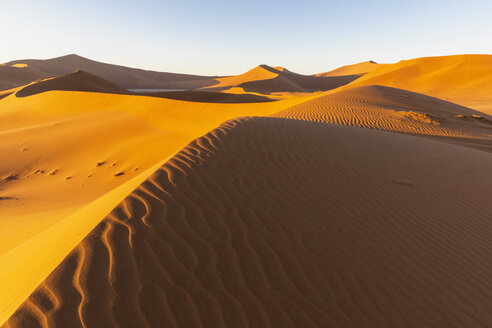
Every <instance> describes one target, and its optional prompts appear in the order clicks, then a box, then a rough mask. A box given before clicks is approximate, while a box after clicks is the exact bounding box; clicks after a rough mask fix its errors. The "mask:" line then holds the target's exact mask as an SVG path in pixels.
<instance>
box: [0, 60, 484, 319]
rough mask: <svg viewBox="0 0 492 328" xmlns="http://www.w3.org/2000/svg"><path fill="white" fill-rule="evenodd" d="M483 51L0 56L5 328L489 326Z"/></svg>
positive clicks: (0, 253)
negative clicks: (351, 60) (304, 69)
mask: <svg viewBox="0 0 492 328" xmlns="http://www.w3.org/2000/svg"><path fill="white" fill-rule="evenodd" d="M490 58H492V56H486V55H483V56H482V55H473V56H468V55H466V56H448V57H431V58H418V59H414V60H410V61H402V62H399V63H397V64H376V63H374V62H364V63H359V64H355V65H349V66H344V67H341V68H339V69H336V70H333V71H330V72H326V73H321V74H316V75H311V76H307V75H301V74H297V73H293V72H290V71H289V70H287V69H285V68H282V67H271V66H267V65H260V66H258V67H257V68H255V69H253V70H251V71H248V72H247V73H245V74H241V75H238V76H231V77H200V76H193V75H184V74H174V73H160V72H150V71H144V70H138V69H132V68H127V67H122V66H116V65H110V64H105V63H99V62H95V61H91V60H88V59H86V58H83V57H79V56H76V55H69V56H64V57H59V58H55V59H51V60H40V61H38V60H22V61H14V62H10V63H7V64H2V65H0V89H5V91H1V92H0V137H1V138H0V139H1V140H2V142H0V153H1V154H8V158H7V160H3V161H0V267H1V268H2V270H0V281H1V283H0V326H2V327H162V326H166V327H167V326H169V327H488V326H490V325H492V315H490V311H489V309H490V306H491V304H490V299H491V297H490V296H492V295H491V294H492V288H491V287H490V286H491V284H490V279H489V278H488V274H487V273H488V272H489V271H490V265H489V262H490V261H488V257H489V256H488V254H490V249H491V245H490V240H492V238H491V237H492V235H491V232H492V225H491V224H490V223H491V222H490V220H491V217H492V206H491V203H490V199H492V197H491V196H492V188H491V185H492V178H491V176H490V167H492V166H491V164H492V117H491V116H489V115H487V114H484V113H482V112H479V111H477V110H476V109H481V110H485V111H486V110H487V108H488V107H487V106H488V101H489V100H488V98H487V97H488V94H487V92H488V89H487V88H488V87H487V86H486V84H487V81H488V79H489V78H490V76H492V75H491V74H490V72H491V71H490V67H492V64H491V63H490ZM80 69H83V71H81V70H80ZM75 70H77V71H75ZM74 71H75V72H74ZM67 74H68V75H67ZM120 86H123V87H124V88H123V87H120ZM135 86H136V87H135ZM128 87H135V88H139V87H142V88H147V87H150V88H152V87H157V88H166V87H169V88H171V89H181V88H182V87H183V88H185V89H190V90H187V91H172V92H154V93H144V94H136V93H134V92H131V91H128V90H126V89H125V88H128ZM320 91H324V92H320ZM436 96H437V97H439V98H436ZM440 98H442V99H440ZM443 99H445V100H443ZM458 103H459V105H458ZM465 106H469V107H465ZM472 108H473V109H472ZM241 116H245V117H241ZM237 117H240V118H237ZM224 121H226V122H225V123H222V122H224ZM221 123H222V125H220V126H219V127H218V128H215V127H217V126H218V125H219V124H221ZM214 128H215V129H214ZM211 129H213V130H211ZM200 136H201V137H200ZM195 138H198V139H195ZM187 144H188V145H187ZM186 145H187V146H186ZM183 147H184V148H183ZM180 149H181V150H180ZM41 190H42V192H40V191H41Z"/></svg>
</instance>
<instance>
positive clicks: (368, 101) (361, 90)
mask: <svg viewBox="0 0 492 328" xmlns="http://www.w3.org/2000/svg"><path fill="white" fill-rule="evenodd" d="M274 116H276V117H284V118H295V119H302V120H310V121H317V122H325V123H334V124H343V125H350V126H358V127H365V128H371V129H377V130H387V131H394V132H403V133H412V134H420V135H425V136H436V137H444V138H445V139H444V140H446V141H449V142H455V143H460V144H464V145H468V146H471V147H476V148H480V149H485V150H488V151H492V135H491V131H492V117H490V116H487V115H484V114H483V113H480V112H477V111H475V110H472V109H469V108H467V107H463V106H460V105H456V104H453V103H450V102H447V101H444V100H440V99H437V98H433V97H429V96H425V95H422V94H418V93H414V92H410V91H406V90H401V89H395V88H389V87H383V86H362V87H354V88H351V89H348V90H343V91H339V92H335V93H332V94H328V95H323V96H320V97H316V98H314V99H311V100H309V101H306V102H303V103H300V104H298V105H295V106H293V107H292V108H288V109H286V110H284V111H281V112H279V113H276V114H275V115H274Z"/></svg>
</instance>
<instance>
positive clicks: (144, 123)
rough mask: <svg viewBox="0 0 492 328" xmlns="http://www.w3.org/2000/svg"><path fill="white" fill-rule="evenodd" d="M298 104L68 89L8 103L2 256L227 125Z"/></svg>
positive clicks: (3, 120) (2, 122) (1, 170)
mask: <svg viewBox="0 0 492 328" xmlns="http://www.w3.org/2000/svg"><path fill="white" fill-rule="evenodd" d="M300 101H301V100H299V99H291V100H286V101H277V102H263V103H245V104H234V107H231V105H229V104H220V103H217V104H212V103H200V102H184V101H177V100H171V99H161V98H155V97H142V96H132V95H116V94H103V93H89V92H68V91H50V92H44V93H40V94H36V95H32V96H28V97H22V98H18V97H16V96H15V95H10V96H8V97H6V98H4V99H2V100H1V102H0V136H1V137H2V140H3V141H2V143H0V153H2V154H9V160H8V161H0V197H2V200H1V201H0V210H1V211H2V218H1V219H0V227H2V229H0V254H2V253H4V252H6V251H7V250H10V249H12V248H14V247H15V246H16V245H18V244H19V243H21V242H22V241H24V240H26V239H28V238H29V237H30V236H32V235H33V234H35V233H37V232H39V231H40V230H42V229H44V228H46V227H47V226H49V225H51V224H52V223H53V222H57V220H58V219H59V218H60V217H64V216H65V215H67V214H69V213H71V212H73V211H74V210H76V209H78V208H80V206H83V205H84V204H87V203H89V202H90V201H92V200H94V199H96V198H97V197H99V196H101V195H103V194H104V193H106V192H108V191H110V190H111V189H113V188H115V187H116V186H118V185H119V184H121V183H123V182H125V181H127V180H128V179H130V178H132V177H134V176H136V175H137V174H139V173H140V172H141V171H143V170H145V169H147V168H148V167H150V166H152V165H154V164H155V163H157V162H159V161H161V160H162V159H163V158H165V157H167V156H169V155H171V154H173V153H174V152H176V151H178V150H179V149H180V148H182V147H183V146H185V145H186V144H187V143H188V142H190V141H191V140H193V139H194V138H196V137H198V136H200V135H203V134H205V133H206V132H207V131H209V130H210V129H211V128H213V127H215V126H217V125H218V124H220V123H221V122H223V121H224V120H227V119H231V118H234V117H236V116H238V115H268V114H271V113H274V112H276V111H279V110H281V109H283V108H287V107H290V106H292V105H293V104H295V103H298V102H300ZM39 190H43V193H39ZM13 222H15V224H13ZM14 226H15V227H16V228H15V229H13V227H14ZM7 227H10V228H12V229H11V231H10V230H9V229H7Z"/></svg>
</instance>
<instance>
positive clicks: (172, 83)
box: [0, 55, 216, 89]
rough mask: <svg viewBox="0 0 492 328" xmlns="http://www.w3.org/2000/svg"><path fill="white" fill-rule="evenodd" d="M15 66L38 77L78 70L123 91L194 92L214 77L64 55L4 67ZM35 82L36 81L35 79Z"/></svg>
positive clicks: (26, 80) (213, 81)
mask: <svg viewBox="0 0 492 328" xmlns="http://www.w3.org/2000/svg"><path fill="white" fill-rule="evenodd" d="M19 64H22V65H27V68H29V69H31V70H32V69H34V70H36V71H38V72H41V74H42V76H41V77H54V76H63V75H67V74H70V73H72V72H74V71H76V70H82V71H85V72H88V73H91V74H94V75H97V76H100V77H101V78H103V79H106V80H108V81H111V82H113V83H115V84H118V85H119V86H121V87H123V88H126V89H153V88H156V89H166V88H170V89H174V88H180V89H181V88H183V89H195V88H198V87H203V86H207V85H211V84H214V83H216V82H215V80H214V77H207V76H198V75H189V74H177V73H164V72H155V71H146V70H142V69H136V68H130V67H125V66H118V65H112V64H106V63H101V62H97V61H94V60H90V59H87V58H84V57H81V56H77V55H67V56H62V57H58V58H53V59H46V60H41V59H25V60H15V61H12V62H9V63H6V65H7V66H10V65H19ZM0 69H1V68H0ZM0 76H1V75H0ZM38 78H40V77H36V78H35V79H38ZM35 79H32V80H29V81H28V79H25V80H23V81H22V84H26V83H29V82H32V81H34V80H35ZM0 81H1V80H0ZM0 86H1V85H0ZM15 86H18V85H15ZM10 87H13V86H10ZM10 87H8V88H10Z"/></svg>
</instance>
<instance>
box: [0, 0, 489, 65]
mask: <svg viewBox="0 0 492 328" xmlns="http://www.w3.org/2000/svg"><path fill="white" fill-rule="evenodd" d="M0 3H1V7H2V10H1V11H0V28H1V29H2V32H3V34H2V39H3V40H2V50H1V51H0V62H7V61H10V60H16V59H27V58H35V59H38V58H39V59H47V58H53V57H58V56H63V55H67V54H71V53H76V54H78V55H81V56H84V57H87V58H90V59H94V60H98V61H103V62H108V63H112V64H118V65H125V66H130V67H137V68H143V69H151V70H157V71H167V72H180V73H191V74H202V75H228V74H239V73H242V72H244V71H246V70H248V69H251V68H252V67H254V66H256V65H259V64H268V65H272V66H284V67H287V68H289V69H290V70H293V71H296V72H299V73H304V74H313V73H318V72H323V71H328V70H330V69H334V68H336V67H339V66H342V65H348V64H353V63H356V62H361V61H367V60H374V61H377V62H396V61H399V60H402V59H410V58H415V57H424V56H437V55H452V54H471V53H480V54H490V53H492V42H490V41H491V40H490V38H491V37H490V35H491V32H492V20H491V19H490V15H491V12H492V1H483V0H473V1H454V0H450V1H449V0H448V1H441V0H439V1H422V0H417V1H304V2H300V1H299V2H294V1H277V0H274V1H268V2H267V3H264V2H263V1H257V0H254V1H229V2H225V1H216V0H212V1H206V2H205V1H150V0H146V1H126V0H123V1H113V0H100V1H77V2H72V1H60V0H47V1H34V0H28V1H22V2H19V1H13V0H4V1H1V2H0Z"/></svg>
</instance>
